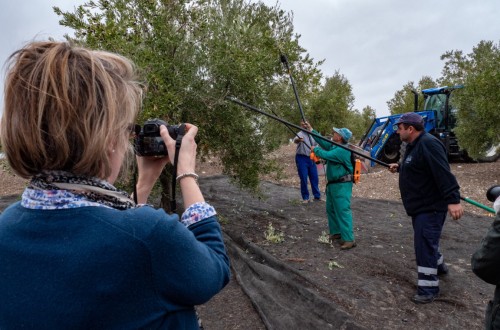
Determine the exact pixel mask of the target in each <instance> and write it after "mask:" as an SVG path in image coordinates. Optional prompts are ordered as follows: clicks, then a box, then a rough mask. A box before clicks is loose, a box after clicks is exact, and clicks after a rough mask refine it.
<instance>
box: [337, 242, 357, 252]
mask: <svg viewBox="0 0 500 330" xmlns="http://www.w3.org/2000/svg"><path fill="white" fill-rule="evenodd" d="M353 247H356V242H354V241H351V242H344V243H343V244H342V245H341V246H340V249H341V250H349V249H352V248H353Z"/></svg>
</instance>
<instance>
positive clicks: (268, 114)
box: [226, 96, 389, 167]
mask: <svg viewBox="0 0 500 330" xmlns="http://www.w3.org/2000/svg"><path fill="white" fill-rule="evenodd" d="M226 99H227V100H229V101H231V102H233V103H236V104H238V105H241V106H243V107H245V108H247V109H250V110H253V111H255V112H258V113H260V114H263V115H264V116H267V117H270V118H272V119H274V120H277V121H279V122H280V123H283V124H285V125H287V126H291V127H293V128H296V129H298V130H301V131H303V132H306V133H309V134H311V135H312V136H314V137H317V138H318V139H321V140H323V141H326V142H328V143H331V144H334V145H336V146H338V147H341V148H343V149H346V150H349V151H350V152H352V153H355V154H356V155H358V156H361V157H363V158H366V159H369V160H371V161H373V162H375V163H378V164H380V165H382V166H385V167H389V164H387V163H384V162H382V161H380V160H378V159H375V158H372V157H370V156H367V155H365V154H363V153H362V152H359V151H357V150H353V149H350V148H349V147H346V146H344V145H342V144H339V143H337V142H334V141H332V140H329V139H327V138H325V137H323V136H321V135H319V134H316V133H314V132H309V131H308V130H306V129H304V128H302V127H300V126H298V125H295V124H292V123H290V122H287V121H286V120H283V119H281V118H279V117H277V116H274V115H272V114H270V113H267V112H265V111H262V110H260V109H258V108H256V107H254V106H252V105H250V104H246V103H244V102H242V101H240V100H238V99H237V98H235V97H231V96H226Z"/></svg>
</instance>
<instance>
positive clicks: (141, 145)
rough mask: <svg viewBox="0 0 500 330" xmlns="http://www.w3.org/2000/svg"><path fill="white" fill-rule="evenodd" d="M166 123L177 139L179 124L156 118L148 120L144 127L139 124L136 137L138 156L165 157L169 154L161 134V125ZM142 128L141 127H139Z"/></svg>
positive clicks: (172, 135)
mask: <svg viewBox="0 0 500 330" xmlns="http://www.w3.org/2000/svg"><path fill="white" fill-rule="evenodd" d="M161 125H165V127H167V130H168V134H169V135H170V137H171V138H172V139H174V140H175V139H177V135H178V133H179V126H178V125H168V124H167V123H166V122H165V121H163V120H161V119H158V118H155V119H149V120H147V121H146V122H145V123H144V125H143V126H142V127H140V126H138V128H137V129H136V132H135V138H134V150H135V153H136V155H138V156H144V157H146V156H153V157H164V156H168V151H167V147H166V146H165V142H164V141H163V139H162V137H161V135H160V126H161ZM139 128H140V129H139Z"/></svg>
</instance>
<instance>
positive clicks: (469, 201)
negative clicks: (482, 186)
mask: <svg viewBox="0 0 500 330" xmlns="http://www.w3.org/2000/svg"><path fill="white" fill-rule="evenodd" d="M226 99H227V100H229V101H231V102H233V103H236V104H238V105H241V106H243V107H245V108H247V109H250V110H252V111H255V112H258V113H260V114H263V115H264V116H267V117H269V118H272V119H274V120H276V121H279V122H280V123H283V124H285V125H287V126H291V127H294V128H296V129H298V130H301V131H303V132H306V133H309V134H311V135H312V136H315V137H317V138H318V139H321V140H323V141H326V142H328V143H331V144H334V145H336V146H338V147H341V148H343V149H346V150H349V151H350V152H352V153H355V154H356V155H358V156H361V157H363V158H366V159H369V160H371V161H373V162H375V163H377V164H380V165H382V166H385V167H387V168H389V167H390V166H389V164H387V163H384V162H382V161H380V160H378V159H375V158H372V157H370V156H367V155H365V154H363V153H361V152H359V151H356V150H353V149H350V148H348V147H346V146H343V145H341V144H338V143H336V142H334V141H331V140H328V139H327V138H325V137H323V136H321V135H318V134H316V133H313V132H309V131H307V130H306V129H304V128H302V127H300V126H297V125H294V124H292V123H289V122H287V121H286V120H283V119H281V118H279V117H277V116H274V115H271V114H270V113H267V112H265V111H262V110H260V109H259V108H256V107H254V106H252V105H250V104H246V103H244V102H242V101H240V100H238V99H237V98H235V97H231V96H226ZM460 199H461V200H463V201H465V202H467V203H469V204H472V205H474V206H477V207H479V208H482V209H483V210H486V211H488V212H490V213H493V214H495V210H494V209H492V208H491V207H488V206H486V205H483V204H481V203H478V202H476V201H475V200H472V199H470V198H465V197H460Z"/></svg>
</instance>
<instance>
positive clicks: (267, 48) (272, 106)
mask: <svg viewBox="0 0 500 330" xmlns="http://www.w3.org/2000/svg"><path fill="white" fill-rule="evenodd" d="M54 10H55V12H56V13H57V14H58V15H59V16H60V17H61V20H60V24H61V25H64V26H66V27H69V28H72V29H73V30H74V35H73V36H66V37H67V39H70V40H72V41H73V42H77V43H79V44H82V45H85V46H87V47H90V48H94V49H104V50H108V51H113V52H117V53H120V54H123V55H125V56H127V57H129V58H131V59H132V60H133V61H134V62H135V63H136V65H137V66H138V67H139V69H140V71H141V73H142V76H143V77H144V86H145V88H144V89H145V92H146V93H145V99H144V102H143V110H142V112H141V114H140V118H139V120H140V121H143V120H144V119H147V118H153V117H157V118H161V119H163V120H165V121H167V122H168V123H170V124H178V123H182V122H191V123H193V124H195V125H197V126H198V127H199V128H200V130H199V133H198V137H199V139H198V146H199V154H200V155H201V157H206V156H209V155H211V156H215V157H218V158H219V159H220V161H221V163H222V165H223V168H224V169H223V170H224V172H225V173H226V174H229V175H230V176H231V178H233V179H235V181H236V182H238V183H239V184H240V185H242V186H245V187H251V188H256V187H257V185H258V175H259V173H265V172H269V171H270V170H272V169H273V166H272V165H273V164H272V162H271V161H270V160H268V159H266V157H265V155H266V154H267V153H268V152H269V151H270V150H273V148H276V147H277V146H278V145H279V142H280V141H284V140H286V136H287V134H288V135H290V133H289V132H287V130H286V129H283V127H282V126H281V125H278V124H277V123H274V122H272V121H270V120H269V119H267V118H265V117H262V116H260V115H258V114H255V113H253V112H251V111H249V110H247V109H245V108H242V107H240V106H238V105H235V104H233V103H231V102H229V101H228V100H227V97H228V96H232V97H236V98H238V99H240V100H242V101H244V102H246V103H249V104H252V105H254V106H256V107H258V108H261V109H264V110H268V111H269V110H272V111H275V112H276V113H278V114H280V115H283V114H286V113H288V112H289V107H290V105H291V100H292V99H293V94H291V93H289V90H287V88H289V84H287V79H288V77H287V75H286V74H284V71H283V67H282V64H281V62H280V52H283V53H285V54H287V56H288V58H289V60H290V62H291V63H293V64H294V68H295V71H294V74H295V78H296V80H297V82H298V84H300V86H301V87H302V88H303V90H304V91H307V93H312V92H313V91H314V90H315V85H317V84H318V83H319V79H320V76H321V75H320V71H319V70H318V68H317V67H318V64H320V63H321V62H318V63H315V62H314V60H313V59H312V58H310V57H309V55H308V54H307V53H306V51H305V49H303V48H302V47H300V45H299V38H300V36H299V35H297V34H295V33H294V30H293V16H292V15H291V14H289V13H287V12H285V11H283V10H281V9H280V8H279V7H277V6H274V7H269V6H266V5H264V4H263V3H248V2H247V1H244V0H178V1H165V0H98V1H89V2H87V3H85V4H83V5H81V6H78V7H77V8H75V10H74V11H73V12H63V11H61V10H60V9H59V8H57V7H55V8H54ZM305 96H307V94H306V95H305ZM306 99H307V97H306ZM167 177H168V173H167ZM166 181H168V180H166ZM166 186H168V184H167V185H166Z"/></svg>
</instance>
